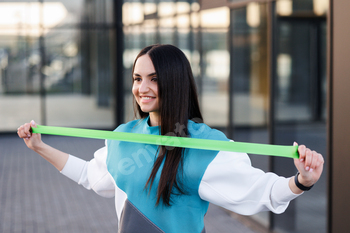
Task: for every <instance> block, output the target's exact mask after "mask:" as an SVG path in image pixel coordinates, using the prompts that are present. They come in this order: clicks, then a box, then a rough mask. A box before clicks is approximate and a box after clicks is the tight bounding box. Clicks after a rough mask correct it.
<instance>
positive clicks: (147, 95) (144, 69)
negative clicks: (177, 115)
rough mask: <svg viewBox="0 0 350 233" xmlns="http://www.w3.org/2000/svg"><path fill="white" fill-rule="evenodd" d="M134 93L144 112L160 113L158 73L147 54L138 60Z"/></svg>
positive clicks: (135, 70) (134, 75)
mask: <svg viewBox="0 0 350 233" xmlns="http://www.w3.org/2000/svg"><path fill="white" fill-rule="evenodd" d="M132 93H133V95H134V97H135V100H136V102H137V103H138V105H139V106H140V108H141V110H142V111H143V112H147V113H150V116H151V117H152V115H154V114H156V115H158V110H159V98H158V84H157V74H156V71H155V69H154V66H153V63H152V60H151V59H150V57H149V56H148V55H147V54H145V55H143V56H141V57H139V58H138V59H137V61H136V64H135V67H134V73H133V86H132Z"/></svg>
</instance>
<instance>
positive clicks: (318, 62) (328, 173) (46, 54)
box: [0, 0, 347, 233]
mask: <svg viewBox="0 0 350 233" xmlns="http://www.w3.org/2000/svg"><path fill="white" fill-rule="evenodd" d="M342 1H343V2H344V4H347V3H346V1H347V0H342ZM333 2H334V1H332V0H276V1H272V0H255V1H254V0H217V1H211V0H202V1H197V0H187V1H186V0H167V1H160V0H130V1H126V0H125V1H113V0H74V1H71V0H61V1H58V0H56V1H52V0H50V1H45V0H41V1H29V0H27V1H25V0H22V1H17V0H15V1H0V111H1V112H0V122H1V123H2V124H0V133H5V132H15V131H16V129H17V127H18V126H19V125H21V124H22V123H24V122H28V121H30V120H32V119H34V120H36V122H37V123H39V124H47V125H54V126H72V127H87V128H99V129H113V128H115V127H116V126H117V125H119V124H121V123H123V122H126V121H129V120H132V119H133V118H134V114H133V108H132V95H131V85H132V82H131V68H132V64H133V61H134V59H135V56H136V55H137V54H138V52H139V51H140V50H141V49H142V48H144V47H145V46H147V45H150V44H156V43H160V44H173V45H175V46H178V47H179V48H180V49H181V50H182V51H184V53H185V54H186V56H187V57H188V59H189V61H190V62H191V65H192V68H193V73H194V77H195V79H196V81H197V87H198V91H199V99H200V104H201V107H202V111H203V115H204V121H205V122H206V123H207V124H209V125H210V126H212V127H214V128H218V129H220V130H222V131H224V132H225V133H226V134H227V136H228V137H230V138H232V139H234V140H236V141H246V142H256V143H271V144H280V145H292V143H293V142H294V141H297V142H298V143H301V144H306V145H308V147H310V148H312V149H314V150H316V151H319V152H321V153H322V154H323V155H324V156H325V157H326V158H327V161H326V164H327V163H329V164H331V163H330V162H331V160H329V158H331V159H332V158H333V157H331V155H332V135H333V133H336V132H335V131H331V130H329V129H331V128H332V121H331V120H332V119H333V118H332V119H330V117H332V116H333V115H331V114H332V111H331V109H332V106H331V103H332V102H331V100H332V98H333V90H331V89H330V88H331V87H330V85H331V84H332V77H333V73H332V67H333V66H332V56H331V55H330V54H331V53H332V51H333V50H332V48H333V47H332V45H333V33H334V30H335V29H334V30H333V26H334V25H333V24H332V22H333V18H332V17H333V11H332V9H340V10H341V7H338V8H336V7H334V5H333V4H334V3H333ZM338 2H339V3H340V2H341V1H338ZM338 6H339V5H338ZM327 45H328V46H327ZM327 57H328V59H327ZM335 92H336V90H335ZM327 100H328V108H327ZM251 159H252V163H253V165H254V166H256V167H259V168H261V169H263V170H264V171H273V172H276V173H277V174H279V175H283V176H291V175H294V174H295V172H296V170H295V168H294V166H293V163H292V162H291V160H290V159H284V158H276V157H263V156H255V155H251ZM332 172H333V169H332V167H331V165H327V166H326V167H325V171H324V173H323V175H322V177H321V180H320V181H319V182H318V183H317V185H316V186H315V187H314V189H312V190H311V191H310V192H309V193H307V194H305V195H303V196H301V197H300V198H298V199H297V200H295V201H293V202H292V203H291V205H290V207H289V208H288V210H287V211H286V213H284V214H281V215H274V214H272V213H269V212H266V213H260V214H257V215H254V216H251V217H249V221H252V222H254V223H258V224H260V225H262V226H263V227H264V228H265V229H267V230H274V231H275V232H290V233H291V232H299V233H301V232H305V233H306V232H318V233H325V232H330V231H332V226H333V225H334V224H332V221H333V220H332V218H333V217H334V216H336V215H334V214H335V213H334V212H332V211H336V210H334V209H332V203H333V200H332V197H333V196H334V195H335V193H333V189H332V187H331V184H332V179H333V178H334V176H332V175H333V173H332ZM327 177H328V179H327ZM339 192H340V191H339ZM344 224H345V223H344ZM333 232H339V231H333Z"/></svg>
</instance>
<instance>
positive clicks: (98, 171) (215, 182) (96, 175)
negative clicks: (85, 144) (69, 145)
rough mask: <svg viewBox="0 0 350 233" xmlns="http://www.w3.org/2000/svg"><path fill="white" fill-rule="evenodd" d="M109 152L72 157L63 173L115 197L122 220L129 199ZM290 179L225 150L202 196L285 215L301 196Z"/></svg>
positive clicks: (241, 210) (237, 208) (239, 209)
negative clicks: (111, 167)
mask: <svg viewBox="0 0 350 233" xmlns="http://www.w3.org/2000/svg"><path fill="white" fill-rule="evenodd" d="M107 151H108V148H107V143H106V146H105V147H102V148H101V149H99V150H97V151H96V152H95V154H94V158H93V159H92V160H90V161H85V160H82V159H79V158H77V157H75V156H73V155H70V156H69V159H68V161H67V163H66V165H65V167H64V168H63V170H62V171H61V173H62V174H63V175H65V176H67V177H69V178H70V179H72V180H73V181H75V182H77V183H78V184H80V185H83V186H84V187H85V188H87V189H92V190H94V191H95V192H96V193H97V194H99V195H101V196H103V197H113V196H115V204H116V212H117V216H118V218H119V220H120V216H121V212H122V210H123V207H124V202H125V200H126V198H127V197H126V194H125V193H124V192H123V191H122V190H120V189H119V188H118V187H117V186H116V183H115V181H114V179H113V177H112V176H111V174H110V173H109V172H108V170H107V165H106V160H107ZM289 179H290V178H284V177H280V176H277V175H276V174H274V173H265V172H263V171H262V170H260V169H257V168H254V167H252V166H251V162H250V159H249V157H248V155H247V154H245V153H235V152H223V151H221V152H219V153H218V154H217V156H216V157H215V158H214V159H213V161H212V162H211V163H210V164H209V165H208V167H207V169H206V171H205V173H204V175H203V177H202V180H201V183H200V185H199V189H198V194H199V196H200V198H201V199H203V200H205V201H208V202H210V203H213V204H216V205H218V206H221V207H224V208H226V209H228V210H230V211H233V212H235V213H238V214H242V215H252V214H255V213H258V212H260V211H267V210H270V211H272V212H274V213H282V212H284V211H285V209H286V208H287V207H288V204H289V202H290V201H291V200H293V199H294V198H296V197H297V196H299V195H297V194H294V193H293V192H292V191H291V189H290V188H289V184H288V182H289Z"/></svg>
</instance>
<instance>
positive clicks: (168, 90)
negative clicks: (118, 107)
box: [132, 45, 203, 206]
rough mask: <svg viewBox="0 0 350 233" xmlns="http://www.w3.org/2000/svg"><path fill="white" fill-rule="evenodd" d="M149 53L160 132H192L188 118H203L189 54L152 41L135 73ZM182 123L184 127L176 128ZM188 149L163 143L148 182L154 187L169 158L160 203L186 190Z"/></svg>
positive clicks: (138, 110)
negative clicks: (183, 179) (184, 174)
mask: <svg viewBox="0 0 350 233" xmlns="http://www.w3.org/2000/svg"><path fill="white" fill-rule="evenodd" d="M145 54H148V55H149V57H150V59H151V60H152V63H153V66H154V69H155V71H156V74H157V78H158V82H157V83H158V98H159V115H160V125H161V127H160V134H161V135H172V136H177V137H187V136H189V133H188V129H187V123H188V120H189V119H197V120H199V121H203V117H202V114H201V111H200V109H199V103H198V97H197V91H196V85H195V81H194V78H193V74H192V70H191V66H190V63H189V61H188V60H187V58H186V56H185V54H184V53H183V52H182V51H181V50H180V49H178V48H177V47H175V46H173V45H151V46H148V47H146V48H144V49H143V50H141V52H140V53H139V54H138V56H137V57H136V59H135V62H134V66H133V69H132V73H134V68H135V63H136V61H137V59H138V58H139V57H141V56H143V55H145ZM134 104H135V107H136V111H135V114H136V113H137V114H138V115H139V116H140V117H141V118H145V117H147V116H148V115H149V114H148V113H146V112H143V111H142V110H141V108H140V106H139V105H138V104H137V103H136V101H135V100H134ZM179 126H181V130H179V129H176V127H179ZM184 150H185V149H184V148H179V147H175V148H167V147H164V146H159V148H158V151H159V155H158V157H157V159H156V161H155V163H154V165H153V169H152V172H151V174H150V176H149V178H148V180H147V183H146V186H145V188H148V187H149V188H150V189H151V187H152V184H153V181H154V179H155V177H156V174H157V172H158V170H159V168H160V166H161V164H162V162H163V160H165V161H164V165H163V170H162V172H161V176H160V180H159V184H158V189H157V202H156V205H158V204H159V202H160V200H162V201H163V203H164V204H165V205H167V206H170V205H171V195H182V194H185V193H186V192H185V190H184V187H183V185H182V183H181V180H179V179H178V174H179V173H181V172H182V165H183V156H184ZM174 188H175V189H174Z"/></svg>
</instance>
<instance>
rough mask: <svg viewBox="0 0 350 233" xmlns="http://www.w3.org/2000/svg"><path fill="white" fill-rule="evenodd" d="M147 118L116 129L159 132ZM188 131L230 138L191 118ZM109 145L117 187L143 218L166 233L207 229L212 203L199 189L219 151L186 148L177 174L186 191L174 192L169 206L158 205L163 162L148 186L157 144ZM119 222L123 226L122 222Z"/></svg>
mask: <svg viewBox="0 0 350 233" xmlns="http://www.w3.org/2000/svg"><path fill="white" fill-rule="evenodd" d="M148 120H149V117H148V118H146V119H143V120H135V121H131V122H129V123H127V124H123V125H120V126H119V127H118V128H117V129H116V130H115V131H118V132H131V133H141V134H155V135H159V127H158V126H156V127H150V126H149V125H148ZM180 128H181V127H179V129H180ZM188 130H189V134H190V136H191V137H192V138H202V139H213V140H226V141H227V140H228V139H227V138H226V136H225V135H224V134H223V133H222V132H220V131H218V130H214V129H211V128H209V127H208V126H207V125H205V124H198V123H194V122H193V121H189V122H188ZM107 145H108V157H107V168H108V171H109V173H110V174H111V175H112V177H113V178H114V180H115V182H116V185H117V186H118V188H119V189H121V190H122V191H124V192H125V193H126V194H127V199H128V200H127V201H129V202H130V203H131V205H132V206H133V207H132V208H137V210H138V211H139V212H140V213H141V214H142V215H143V217H145V218H147V219H148V220H149V221H150V222H151V223H153V224H155V225H156V226H157V227H158V228H159V229H161V230H162V231H164V232H167V233H168V232H174V233H178V232H181V233H185V232H189V233H194V232H198V233H199V232H204V231H205V230H204V222H203V219H204V215H205V213H206V212H207V209H208V205H209V203H208V202H206V201H203V200H202V199H201V198H200V197H199V194H198V188H199V185H200V182H201V179H202V176H203V174H204V172H205V170H206V169H207V166H208V165H209V164H210V162H211V161H212V160H213V159H214V158H215V156H216V155H217V153H218V151H210V150H198V149H186V150H185V154H184V163H183V164H184V166H183V174H182V175H180V174H178V177H179V178H182V183H183V185H184V188H185V192H186V194H185V195H172V197H171V206H170V207H168V206H165V205H163V204H162V203H160V204H159V205H158V206H156V205H155V204H156V200H157V198H156V197H157V195H156V190H157V187H158V182H159V178H160V174H161V170H162V169H163V165H162V166H161V167H160V169H159V170H158V173H157V176H156V178H155V180H154V183H153V186H152V189H151V190H149V189H145V184H146V182H147V180H148V178H149V176H150V173H151V171H152V168H153V164H154V161H155V159H156V157H157V153H158V146H155V145H147V144H141V143H131V142H122V141H112V140H108V142H107ZM149 191H150V192H149ZM123 211H124V210H123ZM134 224H137V223H134ZM120 225H123V222H121V223H120ZM162 231H159V232H162ZM143 232H145V228H144V231H143Z"/></svg>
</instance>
